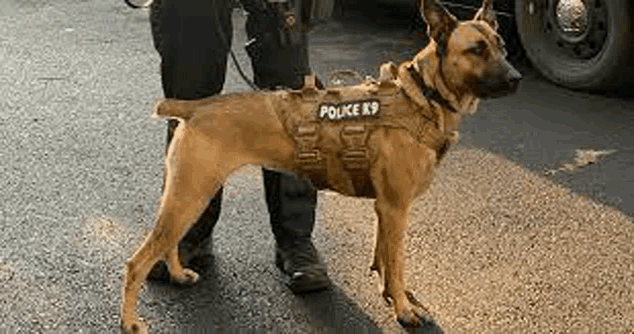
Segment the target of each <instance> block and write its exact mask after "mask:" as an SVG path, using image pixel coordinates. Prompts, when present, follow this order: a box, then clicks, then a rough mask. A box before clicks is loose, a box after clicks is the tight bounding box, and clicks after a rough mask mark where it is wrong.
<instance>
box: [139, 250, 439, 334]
mask: <svg viewBox="0 0 634 334" xmlns="http://www.w3.org/2000/svg"><path fill="white" fill-rule="evenodd" d="M222 266H224V264H222ZM191 267H192V269H194V270H196V271H197V272H198V273H199V274H200V275H201V280H200V281H199V283H198V284H196V285H194V286H190V287H186V286H175V285H170V284H166V283H160V282H152V283H149V284H147V285H146V290H148V292H149V294H150V295H152V296H154V298H152V299H154V300H157V299H159V300H160V302H158V301H157V302H151V301H150V302H149V303H148V304H149V305H150V306H149V307H150V308H152V307H156V306H158V308H160V309H161V310H158V309H156V310H154V312H152V313H153V314H154V316H153V317H159V318H158V319H156V320H155V321H157V322H158V321H165V320H166V319H162V317H166V318H169V317H174V318H176V319H172V320H171V321H172V322H176V323H179V324H182V325H179V329H178V331H183V332H188V333H189V332H193V333H198V332H210V331H211V332H214V331H222V332H225V331H227V330H231V331H234V330H235V331H237V332H247V333H249V332H258V333H259V332H263V331H264V332H297V331H300V332H302V331H304V330H305V331H306V332H319V333H321V332H324V331H325V332H331V331H338V330H341V329H345V330H353V331H357V330H358V331H360V332H363V333H383V331H382V330H381V329H380V328H379V326H378V325H377V324H376V323H375V322H374V321H373V320H372V319H371V318H370V316H368V315H367V314H366V313H365V312H364V311H363V310H362V309H361V308H360V307H359V306H358V305H357V304H356V303H355V302H354V301H353V300H351V299H350V298H349V297H348V296H347V295H346V294H345V293H344V292H343V291H342V290H341V289H340V288H339V287H337V286H333V287H331V288H330V289H327V290H324V291H321V292H316V293H311V294H306V295H300V296H295V295H292V294H291V292H290V290H288V288H286V287H285V286H282V285H283V284H284V282H283V281H281V280H280V281H279V283H273V284H279V286H282V287H281V288H282V289H284V291H283V292H284V293H282V295H283V296H280V293H276V292H275V291H272V292H271V293H268V292H267V293H262V290H261V289H258V288H256V289H254V290H252V291H248V289H241V288H238V289H237V290H238V291H239V293H238V294H236V293H235V291H233V292H232V291H231V290H232V289H234V290H235V286H236V284H235V282H229V281H231V280H232V279H231V278H228V279H227V277H226V273H225V274H224V275H222V274H221V273H220V271H221V270H222V269H221V268H220V266H219V264H218V263H217V261H215V260H214V257H213V255H210V256H208V257H205V258H198V259H197V262H195V263H193V264H192V266H191ZM272 267H274V266H272ZM272 270H277V268H273V269H272ZM280 276H281V275H280ZM243 283H245V282H243ZM271 284H272V283H270V282H264V283H262V285H271ZM242 285H244V284H242ZM247 285H250V286H257V285H258V283H257V282H248V284H247ZM262 285H260V286H262ZM267 294H268V295H267ZM254 295H257V296H258V297H256V298H253V296H254ZM246 299H248V300H249V301H247V302H243V301H242V300H246ZM254 299H257V300H259V301H258V302H255V303H254V302H253V300H254ZM272 302H273V303H272ZM275 303H277V304H275ZM161 304H162V305H161ZM280 313H281V314H280ZM153 317H152V316H150V317H149V318H150V319H152V318H153ZM152 322H153V321H152V320H150V321H149V323H150V327H152ZM157 326H158V327H160V328H165V327H169V326H165V325H162V324H161V325H157ZM412 333H429V334H432V333H433V334H435V333H442V331H422V332H421V331H416V332H412Z"/></svg>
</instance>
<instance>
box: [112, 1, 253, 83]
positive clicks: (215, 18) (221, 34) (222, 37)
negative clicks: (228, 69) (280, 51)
mask: <svg viewBox="0 0 634 334" xmlns="http://www.w3.org/2000/svg"><path fill="white" fill-rule="evenodd" d="M123 1H124V2H125V4H126V5H128V6H129V7H130V8H134V9H144V8H149V7H150V5H152V2H153V0H147V1H146V2H145V3H143V4H142V5H137V4H134V3H132V1H131V0H123ZM218 19H219V17H218V11H217V10H214V22H215V23H216V29H218V32H219V33H220V38H221V39H222V43H224V45H225V47H227V48H228V49H229V55H230V56H231V60H232V61H233V64H234V65H235V66H236V69H237V70H238V73H239V74H240V77H242V79H243V80H244V82H246V83H247V85H249V87H250V88H251V89H252V90H260V88H259V87H258V86H256V85H255V83H254V82H253V81H252V80H251V79H249V78H248V77H247V75H246V74H245V73H244V71H243V70H242V67H241V66H240V63H238V58H237V57H236V55H235V53H234V52H233V49H232V48H231V45H230V44H229V41H228V40H227V35H226V34H225V33H224V31H223V29H222V27H221V26H220V22H219V21H218Z"/></svg>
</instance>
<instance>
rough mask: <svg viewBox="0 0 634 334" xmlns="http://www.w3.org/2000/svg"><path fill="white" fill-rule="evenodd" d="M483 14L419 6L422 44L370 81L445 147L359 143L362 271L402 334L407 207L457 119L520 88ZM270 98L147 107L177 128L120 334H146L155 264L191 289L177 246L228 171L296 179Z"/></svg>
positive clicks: (134, 260)
mask: <svg viewBox="0 0 634 334" xmlns="http://www.w3.org/2000/svg"><path fill="white" fill-rule="evenodd" d="M491 7H492V5H491V0H484V3H483V5H482V7H481V8H480V9H479V11H478V12H477V13H476V15H475V17H474V18H473V19H471V20H467V21H458V20H457V19H456V18H455V17H454V16H453V15H451V14H450V13H449V12H448V11H447V10H446V9H445V8H444V7H443V6H442V5H441V4H440V3H439V2H438V1H437V0H423V1H422V4H421V9H420V10H421V14H422V16H423V18H424V19H425V21H426V22H427V24H428V33H429V36H430V37H431V40H430V42H429V44H428V45H427V46H426V47H425V48H424V49H422V50H421V51H420V52H419V53H418V54H416V56H415V57H414V58H413V59H411V60H409V61H406V62H404V63H402V64H400V65H399V66H398V67H397V66H395V65H393V64H392V65H388V66H384V67H382V69H381V77H380V78H379V80H383V81H390V80H391V81H393V82H395V83H397V85H398V86H399V87H402V89H403V91H404V92H405V95H407V97H408V98H409V100H411V101H412V102H411V103H413V104H415V105H416V106H417V109H416V110H418V111H419V112H434V113H436V114H437V115H438V124H439V127H440V129H441V130H442V133H444V134H446V135H447V136H446V138H449V139H447V141H445V144H444V145H441V146H442V147H441V148H440V149H439V148H438V147H431V146H430V145H427V144H426V142H421V141H417V140H416V138H414V137H413V136H412V135H411V133H410V132H408V131H406V130H403V129H399V128H391V127H384V128H381V129H379V130H377V131H374V132H373V133H372V134H371V135H370V136H369V138H368V147H374V148H376V155H375V159H374V160H373V162H372V165H371V167H370V168H369V172H368V174H369V177H370V179H371V184H372V186H373V187H374V191H375V196H374V198H375V199H376V201H375V210H376V213H377V215H378V232H377V239H376V248H375V252H374V263H373V264H372V269H374V270H376V271H377V272H378V273H379V275H380V277H381V278H382V281H383V287H384V291H383V297H385V298H386V299H387V300H388V301H389V302H390V303H391V305H393V307H394V311H395V313H396V317H397V320H398V322H399V323H400V324H401V325H403V326H405V327H418V326H423V325H426V324H427V323H430V322H432V321H433V320H432V317H431V315H430V313H429V312H428V311H427V310H426V309H425V307H423V305H421V303H419V302H418V301H417V300H416V299H415V298H414V297H413V294H412V293H410V292H409V291H408V290H407V289H406V287H405V279H404V268H403V267H404V265H403V249H404V234H405V231H406V227H407V219H408V214H409V210H410V207H411V204H412V202H413V201H414V200H415V199H416V198H417V196H419V195H421V194H422V193H423V192H424V191H425V190H427V188H428V187H429V185H430V182H431V179H432V174H433V171H434V169H435V168H436V167H437V166H438V161H439V160H440V158H441V157H442V155H443V154H444V151H445V150H446V148H447V146H448V145H447V144H448V143H452V142H454V141H455V139H456V138H457V137H456V136H455V134H457V126H458V123H459V121H460V119H461V118H462V117H463V116H466V115H469V114H472V113H474V112H475V111H476V109H477V107H478V101H479V99H481V98H494V97H502V96H506V95H510V94H512V93H514V92H515V91H516V90H517V88H518V85H519V81H520V79H521V75H520V73H519V72H518V71H517V70H515V69H514V68H513V67H512V66H511V65H510V64H509V63H508V62H507V61H506V59H505V57H506V53H505V50H504V44H503V41H502V38H501V37H500V36H499V35H498V33H497V32H496V29H497V27H498V24H497V22H496V19H495V14H494V12H493V10H492V8H491ZM274 96H275V92H254V93H246V94H228V95H225V96H218V97H211V98H208V99H204V100H198V101H176V100H161V101H160V102H159V103H158V104H157V106H156V108H155V114H156V115H158V116H161V117H171V118H177V119H179V120H180V125H179V126H178V128H177V129H176V132H175V134H174V138H173V140H172V143H171V145H170V147H169V150H168V153H167V156H166V158H165V170H166V180H165V188H164V193H163V196H162V198H161V203H160V207H159V209H158V213H157V218H156V222H155V224H156V225H155V227H154V229H153V231H152V233H151V234H150V235H149V236H148V237H147V239H146V240H145V241H144V243H143V244H142V245H141V247H140V248H139V249H138V250H137V251H136V252H135V253H134V254H133V255H132V257H131V258H130V259H129V260H128V261H127V262H126V276H125V280H124V283H123V284H124V285H123V289H122V292H123V296H122V299H123V300H122V317H121V327H122V329H123V330H124V331H125V332H127V333H138V332H146V331H147V328H146V327H145V325H144V324H143V323H142V321H141V320H140V318H139V316H138V314H137V311H136V306H137V305H136V304H137V299H138V296H139V293H140V290H141V287H142V283H143V282H144V280H145V278H146V276H147V275H148V272H149V271H150V269H151V268H152V266H153V265H154V264H155V263H157V262H158V261H160V260H165V261H167V263H168V268H169V273H170V275H171V277H172V279H173V280H174V281H176V282H180V283H194V282H196V281H197V280H198V274H197V273H195V272H194V271H192V270H190V269H187V268H183V266H182V264H181V263H180V261H179V254H178V247H177V246H178V243H179V241H180V239H181V238H182V237H183V236H184V235H185V233H186V232H187V230H188V229H189V228H190V227H191V226H192V224H193V223H194V222H195V221H196V218H197V217H198V216H199V215H200V214H201V212H202V210H203V209H204V208H205V207H206V205H207V204H208V202H209V200H210V198H211V197H212V196H213V195H214V194H215V193H216V191H217V190H218V189H219V188H220V187H221V185H222V183H223V181H224V180H225V179H226V178H227V177H228V176H229V174H230V173H231V172H232V171H234V170H235V169H237V168H239V167H241V166H243V165H246V164H256V165H263V166H269V167H276V168H282V169H287V170H290V171H291V172H298V173H302V172H301V171H298V170H297V169H295V170H293V168H294V167H293V166H295V165H294V164H293V161H294V159H295V158H294V157H295V155H294V153H296V152H295V150H296V144H295V143H294V141H293V138H292V136H290V135H288V133H287V131H286V130H285V128H284V126H283V124H282V122H281V121H280V119H279V117H278V115H279V114H278V113H277V111H276V109H275V108H274V107H275V106H277V107H279V103H278V104H277V105H276V103H275V102H274V101H273V100H272V99H273V97H274ZM272 101H273V102H272ZM451 138H453V140H450V139H451Z"/></svg>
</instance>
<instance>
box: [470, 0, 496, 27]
mask: <svg viewBox="0 0 634 334" xmlns="http://www.w3.org/2000/svg"><path fill="white" fill-rule="evenodd" d="M473 19H474V20H476V21H484V22H486V23H488V24H489V26H491V28H493V30H495V31H497V30H498V27H499V25H498V21H497V19H496V18H495V12H494V11H493V0H484V1H483V2H482V7H480V9H478V12H477V13H476V14H475V16H474V17H473Z"/></svg>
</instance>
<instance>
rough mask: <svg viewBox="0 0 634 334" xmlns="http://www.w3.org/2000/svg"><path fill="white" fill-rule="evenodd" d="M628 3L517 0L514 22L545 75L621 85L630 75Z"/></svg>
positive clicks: (586, 85)
mask: <svg viewBox="0 0 634 334" xmlns="http://www.w3.org/2000/svg"><path fill="white" fill-rule="evenodd" d="M632 8H633V5H632V2H631V0H515V22H516V24H517V30H518V33H519V36H520V39H521V41H522V45H523V46H524V49H525V51H526V55H527V56H528V59H529V60H530V61H531V63H532V64H533V66H534V67H535V68H536V69H537V70H538V71H539V72H540V73H541V74H542V75H544V76H545V77H546V78H548V79H550V80H551V81H553V82H555V83H557V84H560V85H562V86H565V87H568V88H573V89H583V90H604V91H605V90H620V89H622V88H623V87H622V85H623V84H624V83H626V82H631V81H632V79H631V78H630V75H631V72H628V71H627V70H629V67H631V66H628V65H629V64H631V62H632V55H633V54H634V53H633V52H632V49H634V48H632V45H633V42H634V29H632ZM574 13H576V14H574ZM558 14H559V15H558Z"/></svg>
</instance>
